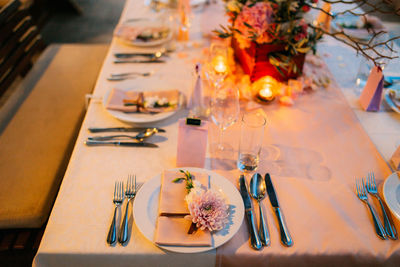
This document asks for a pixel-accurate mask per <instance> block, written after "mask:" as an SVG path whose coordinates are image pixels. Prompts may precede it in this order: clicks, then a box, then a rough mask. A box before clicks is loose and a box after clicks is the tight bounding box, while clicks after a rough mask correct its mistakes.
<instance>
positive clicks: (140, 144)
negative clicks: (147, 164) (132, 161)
mask: <svg viewBox="0 0 400 267" xmlns="http://www.w3.org/2000/svg"><path fill="white" fill-rule="evenodd" d="M85 144H86V145H87V146H104V145H106V146H129V147H158V145H156V144H152V143H146V142H119V141H112V142H110V141H93V140H86V141H85Z"/></svg>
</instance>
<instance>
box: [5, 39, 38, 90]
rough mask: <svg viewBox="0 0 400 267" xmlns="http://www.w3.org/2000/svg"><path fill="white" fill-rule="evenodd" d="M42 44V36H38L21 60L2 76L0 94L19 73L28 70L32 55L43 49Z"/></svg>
mask: <svg viewBox="0 0 400 267" xmlns="http://www.w3.org/2000/svg"><path fill="white" fill-rule="evenodd" d="M42 46H43V41H42V39H41V37H40V36H36V37H35V39H34V40H33V41H32V42H31V43H30V44H29V46H28V47H27V50H26V51H25V52H24V53H23V55H22V57H21V61H19V62H17V64H16V65H15V66H14V67H13V68H10V69H8V70H7V71H6V73H4V75H3V77H0V96H1V95H2V94H3V93H4V92H5V91H6V90H7V88H8V86H10V85H11V84H12V82H13V81H14V80H15V78H16V77H17V76H18V75H20V74H21V73H23V72H26V71H27V68H28V67H30V66H31V60H32V57H33V56H34V55H35V53H36V52H37V50H39V49H42Z"/></svg>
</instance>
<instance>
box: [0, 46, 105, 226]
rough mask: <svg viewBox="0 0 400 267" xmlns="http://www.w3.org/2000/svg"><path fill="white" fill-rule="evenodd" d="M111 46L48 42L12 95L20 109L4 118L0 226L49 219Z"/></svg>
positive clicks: (1, 127) (0, 154) (0, 147)
mask: <svg viewBox="0 0 400 267" xmlns="http://www.w3.org/2000/svg"><path fill="white" fill-rule="evenodd" d="M107 47H108V46H106V45H93V44H90V45H82V44H79V45H54V46H50V47H48V48H47V49H46V50H45V52H44V53H43V54H42V55H41V57H40V59H39V60H38V61H37V62H36V63H35V65H34V68H33V69H32V70H31V71H30V72H29V74H28V76H27V77H26V79H24V82H23V83H22V85H21V86H22V88H18V90H19V93H20V96H19V98H18V99H19V100H13V99H10V100H9V101H10V102H12V101H14V106H15V104H18V105H17V106H18V108H14V110H13V108H9V109H8V111H7V114H6V115H9V114H10V113H14V112H15V114H13V115H12V116H11V117H10V116H9V118H7V116H4V114H3V118H1V119H2V120H3V121H2V122H1V120H0V124H3V125H0V229H1V228H3V229H4V228H39V227H41V226H42V225H43V223H44V222H45V221H46V220H47V218H48V216H49V213H50V210H51V207H52V205H53V202H54V199H55V196H56V194H57V192H58V188H59V186H60V183H61V180H62V178H63V176H64V172H65V169H66V167H67V164H68V160H69V157H70V154H71V152H72V149H73V146H74V143H75V139H76V136H77V134H78V131H79V128H80V126H81V123H82V120H83V116H84V113H85V94H88V93H91V91H92V90H93V88H94V85H95V82H96V79H97V75H98V73H99V70H100V68H101V65H102V62H103V60H104V57H105V55H106V52H107ZM36 66H37V68H36ZM21 92H22V93H21ZM16 94H18V92H16ZM21 99H22V100H21ZM18 102H21V103H18ZM2 112H3V110H2Z"/></svg>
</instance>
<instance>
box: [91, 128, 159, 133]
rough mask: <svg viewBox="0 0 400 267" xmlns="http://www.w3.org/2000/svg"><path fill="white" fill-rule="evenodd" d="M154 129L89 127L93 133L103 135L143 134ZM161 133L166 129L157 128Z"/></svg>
mask: <svg viewBox="0 0 400 267" xmlns="http://www.w3.org/2000/svg"><path fill="white" fill-rule="evenodd" d="M153 128H154V127H106V128H95V127H89V129H88V130H89V132H91V133H102V132H143V131H146V130H147V129H153ZM157 130H158V132H159V133H165V130H164V129H161V128H157Z"/></svg>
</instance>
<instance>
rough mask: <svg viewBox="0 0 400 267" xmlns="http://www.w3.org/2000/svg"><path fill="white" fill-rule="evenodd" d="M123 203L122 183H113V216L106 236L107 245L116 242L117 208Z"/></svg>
mask: <svg viewBox="0 0 400 267" xmlns="http://www.w3.org/2000/svg"><path fill="white" fill-rule="evenodd" d="M123 201H124V182H118V181H117V182H115V186H114V197H113V203H114V205H115V208H114V216H113V218H112V221H111V225H110V229H109V230H108V235H107V243H108V244H109V245H114V244H115V242H116V241H117V212H118V207H119V206H121V204H122V202H123Z"/></svg>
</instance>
